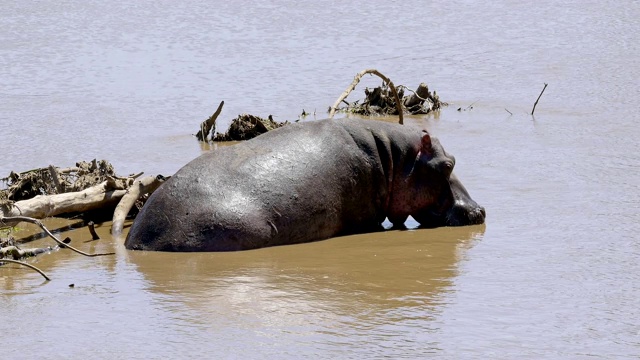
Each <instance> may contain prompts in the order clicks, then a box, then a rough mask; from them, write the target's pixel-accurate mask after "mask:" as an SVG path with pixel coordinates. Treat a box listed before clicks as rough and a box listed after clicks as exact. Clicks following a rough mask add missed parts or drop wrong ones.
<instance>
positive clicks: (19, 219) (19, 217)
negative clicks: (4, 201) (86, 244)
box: [0, 216, 115, 257]
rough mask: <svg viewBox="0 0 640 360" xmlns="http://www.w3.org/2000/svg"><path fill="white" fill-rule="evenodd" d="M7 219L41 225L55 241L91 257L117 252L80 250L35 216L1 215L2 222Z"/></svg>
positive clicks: (0, 220)
mask: <svg viewBox="0 0 640 360" xmlns="http://www.w3.org/2000/svg"><path fill="white" fill-rule="evenodd" d="M6 221H25V222H30V223H32V224H36V225H38V226H40V227H41V228H42V230H44V232H46V233H47V235H49V236H50V237H51V238H52V239H53V240H55V242H57V243H58V244H59V245H60V246H64V247H67V248H69V249H71V250H73V251H75V252H77V253H78V254H81V255H84V256H89V257H94V256H104V255H113V254H115V253H114V252H111V253H98V254H89V253H86V252H84V251H82V250H78V249H76V248H74V247H73V246H71V245H69V244H65V243H64V242H63V241H62V240H60V239H58V238H57V237H56V236H55V235H53V233H51V231H49V229H47V228H46V227H45V226H44V224H42V222H41V221H40V220H38V219H34V218H30V217H27V216H7V217H0V222H6Z"/></svg>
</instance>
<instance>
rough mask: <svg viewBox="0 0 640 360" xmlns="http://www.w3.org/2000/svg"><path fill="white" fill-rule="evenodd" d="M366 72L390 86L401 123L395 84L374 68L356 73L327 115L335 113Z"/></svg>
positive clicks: (402, 122) (401, 112)
mask: <svg viewBox="0 0 640 360" xmlns="http://www.w3.org/2000/svg"><path fill="white" fill-rule="evenodd" d="M366 74H373V75H377V76H378V77H379V78H381V79H382V80H383V81H384V82H385V84H387V85H389V88H391V92H392V93H393V98H394V99H395V101H396V107H397V108H398V118H399V119H398V122H399V123H400V124H401V125H402V124H404V121H403V116H402V114H403V112H404V111H403V109H402V103H401V102H400V97H399V96H398V92H397V91H396V87H395V85H393V82H392V81H391V80H390V79H389V78H388V77H386V76H384V75H382V73H380V72H379V71H378V70H376V69H366V70H363V71H361V72H359V73H357V74H356V76H355V77H354V78H353V81H352V82H351V85H349V87H348V88H347V90H345V91H344V92H343V93H342V95H340V97H339V98H338V100H336V102H335V103H334V104H333V106H332V107H331V110H330V111H329V117H330V118H333V115H335V113H336V109H338V105H340V103H341V102H342V100H344V99H346V98H347V96H349V94H350V93H351V92H352V91H353V89H355V88H356V85H358V83H359V82H360V79H362V77H363V76H365V75H366Z"/></svg>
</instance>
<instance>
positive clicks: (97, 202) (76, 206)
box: [0, 180, 126, 225]
mask: <svg viewBox="0 0 640 360" xmlns="http://www.w3.org/2000/svg"><path fill="white" fill-rule="evenodd" d="M119 185H121V184H117V183H116V182H115V181H109V180H107V181H103V182H102V183H100V184H98V185H95V186H92V187H90V188H87V189H85V190H82V191H78V192H73V193H64V194H55V195H38V196H36V197H34V198H32V199H29V200H22V201H17V202H6V203H5V204H4V205H5V206H3V207H2V208H0V217H14V216H26V217H31V218H37V219H44V218H46V217H50V216H56V215H59V214H64V213H72V212H84V211H89V210H95V209H99V208H104V207H107V206H112V207H115V206H116V205H117V203H118V201H120V199H121V198H122V197H123V196H124V194H125V193H126V190H124V189H118V187H119ZM8 224H9V225H11V223H8Z"/></svg>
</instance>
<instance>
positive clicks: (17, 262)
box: [0, 259, 51, 281]
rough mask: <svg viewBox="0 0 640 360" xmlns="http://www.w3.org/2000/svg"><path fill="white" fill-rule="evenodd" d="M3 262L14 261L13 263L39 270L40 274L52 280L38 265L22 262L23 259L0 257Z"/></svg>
mask: <svg viewBox="0 0 640 360" xmlns="http://www.w3.org/2000/svg"><path fill="white" fill-rule="evenodd" d="M1 262H8V263H12V264H20V265H22V266H26V267H28V268H31V269H33V270H35V271H37V272H38V273H40V275H42V276H43V277H44V278H45V279H46V280H47V281H51V279H49V277H48V276H47V274H45V273H44V272H43V271H42V270H40V269H38V268H37V267H35V266H33V265H31V264H27V263H26V262H22V261H18V260H10V259H0V263H1Z"/></svg>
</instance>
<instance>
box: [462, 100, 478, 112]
mask: <svg viewBox="0 0 640 360" xmlns="http://www.w3.org/2000/svg"><path fill="white" fill-rule="evenodd" d="M478 101H480V99H478V100H476V101H474V102H472V103H471V104H470V105H469V106H467V107H466V108H465V110H469V109H471V107H472V106H473V104H475V103H477V102H478Z"/></svg>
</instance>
